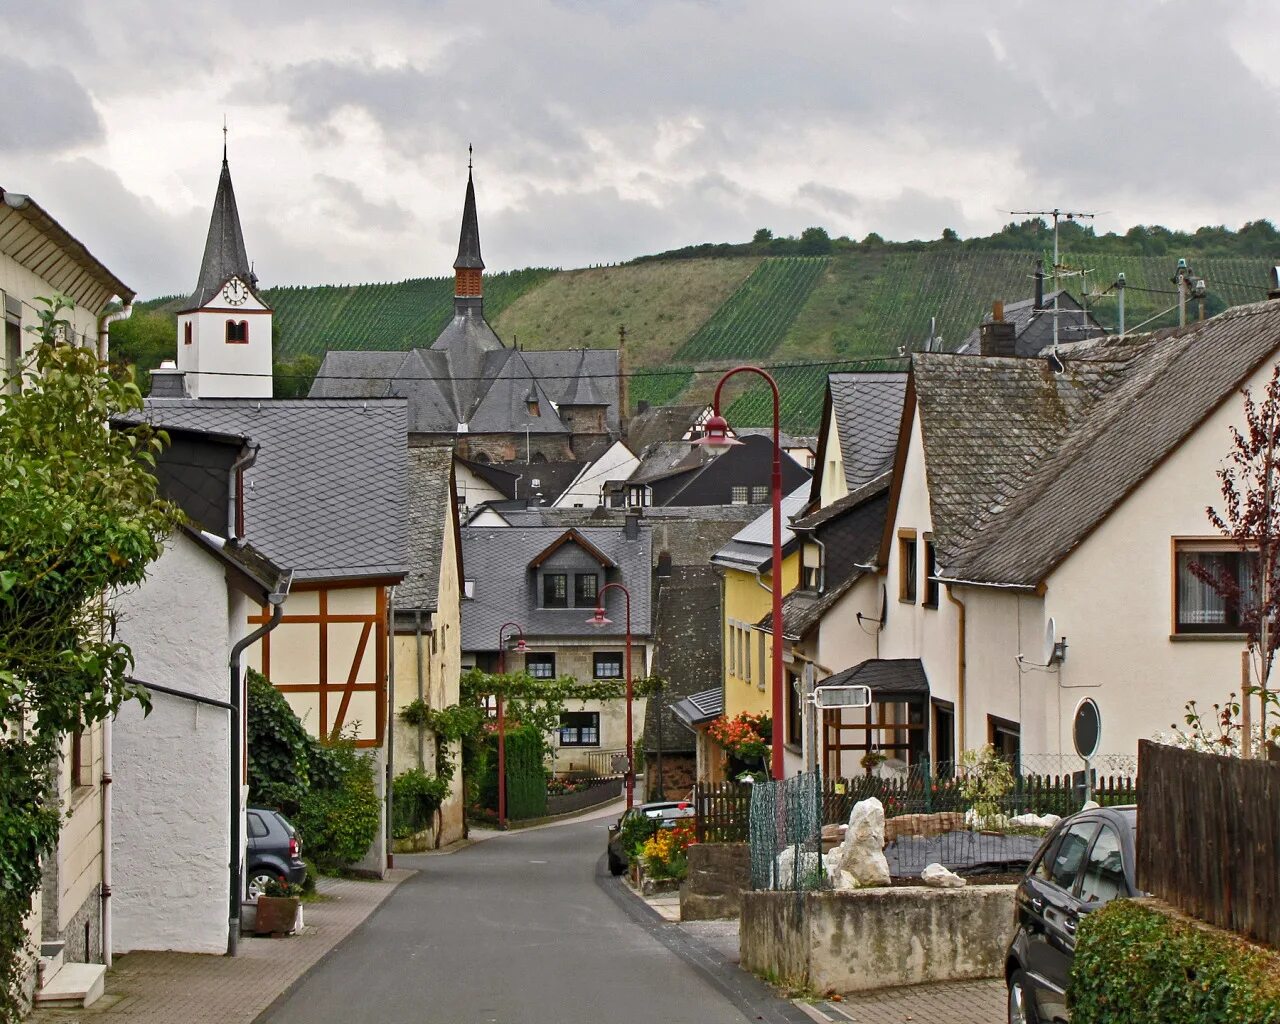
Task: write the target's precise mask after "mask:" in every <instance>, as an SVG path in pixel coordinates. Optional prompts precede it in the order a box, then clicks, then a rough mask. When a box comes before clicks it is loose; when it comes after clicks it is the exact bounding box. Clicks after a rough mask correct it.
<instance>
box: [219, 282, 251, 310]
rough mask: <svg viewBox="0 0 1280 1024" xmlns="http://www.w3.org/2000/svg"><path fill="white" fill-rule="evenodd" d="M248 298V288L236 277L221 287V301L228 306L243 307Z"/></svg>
mask: <svg viewBox="0 0 1280 1024" xmlns="http://www.w3.org/2000/svg"><path fill="white" fill-rule="evenodd" d="M248 298H249V288H248V286H246V285H245V283H244V282H243V281H241V280H240V278H238V277H233V278H232V279H231V280H230V281H228V282H227V283H226V285H224V286H223V289H222V299H223V301H224V302H226V303H227V305H229V306H243V305H244V303H245V301H246V300H247V299H248Z"/></svg>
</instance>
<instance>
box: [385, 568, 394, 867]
mask: <svg viewBox="0 0 1280 1024" xmlns="http://www.w3.org/2000/svg"><path fill="white" fill-rule="evenodd" d="M387 639H388V641H389V642H388V645H387V646H388V650H387V770H386V786H387V790H386V794H385V796H386V802H387V835H386V840H385V842H386V844H387V867H388V868H393V867H395V858H394V856H393V854H392V852H391V834H392V829H393V822H392V820H391V819H392V814H393V811H394V809H395V808H394V807H393V805H392V801H391V796H392V794H391V783H392V781H393V779H394V776H395V761H396V588H395V587H394V586H391V587H388V588H387Z"/></svg>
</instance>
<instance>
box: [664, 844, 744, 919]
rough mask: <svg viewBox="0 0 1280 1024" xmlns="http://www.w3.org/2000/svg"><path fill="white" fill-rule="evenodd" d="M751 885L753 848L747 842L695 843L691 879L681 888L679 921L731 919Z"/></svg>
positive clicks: (689, 877)
mask: <svg viewBox="0 0 1280 1024" xmlns="http://www.w3.org/2000/svg"><path fill="white" fill-rule="evenodd" d="M750 885H751V847H750V846H748V845H747V844H746V843H695V844H694V845H693V846H690V847H689V876H688V877H687V878H686V879H685V881H684V884H683V885H681V886H680V920H682V921H710V920H716V919H724V920H731V919H732V918H735V917H737V916H738V915H739V913H740V911H741V909H742V890H743V889H746V888H748V887H749V886H750Z"/></svg>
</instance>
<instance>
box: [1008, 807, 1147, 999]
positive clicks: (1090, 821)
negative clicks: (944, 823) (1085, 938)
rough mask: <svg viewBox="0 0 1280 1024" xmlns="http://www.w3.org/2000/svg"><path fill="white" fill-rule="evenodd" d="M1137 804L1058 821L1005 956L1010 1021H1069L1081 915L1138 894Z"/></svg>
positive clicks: (1025, 885)
mask: <svg viewBox="0 0 1280 1024" xmlns="http://www.w3.org/2000/svg"><path fill="white" fill-rule="evenodd" d="M1137 821H1138V809H1137V808H1136V807H1134V806H1125V807H1097V808H1093V809H1090V810H1087V811H1081V812H1080V813H1079V814H1073V815H1072V816H1071V817H1069V818H1064V819H1063V820H1062V821H1060V822H1058V824H1057V825H1056V826H1054V829H1053V831H1052V832H1050V833H1049V836H1048V838H1047V839H1046V840H1045V842H1044V845H1043V846H1041V847H1040V852H1039V853H1037V854H1036V857H1035V859H1034V860H1033V861H1032V862H1031V866H1030V867H1028V868H1027V873H1026V875H1025V877H1024V878H1023V879H1022V882H1021V883H1020V884H1019V886H1018V892H1017V905H1016V908H1015V910H1014V917H1015V924H1016V926H1017V931H1016V932H1015V933H1014V936H1013V941H1011V942H1010V943H1009V952H1008V954H1007V956H1006V958H1005V969H1004V974H1005V982H1006V984H1007V985H1008V988H1009V1024H1058V1022H1067V1021H1069V1020H1070V1017H1069V1016H1068V1013H1067V982H1068V980H1069V978H1070V976H1071V962H1072V960H1073V958H1074V957H1075V949H1076V929H1077V928H1078V927H1079V924H1080V918H1081V917H1083V916H1084V915H1085V914H1089V913H1092V912H1093V911H1095V910H1097V909H1098V908H1099V907H1101V906H1104V905H1105V904H1106V903H1108V902H1109V901H1110V900H1113V899H1116V898H1119V897H1127V896H1137V895H1140V893H1139V891H1138V887H1137V886H1136V885H1135V884H1134V881H1133V877H1134V876H1133V870H1134V830H1135V827H1136V825H1137Z"/></svg>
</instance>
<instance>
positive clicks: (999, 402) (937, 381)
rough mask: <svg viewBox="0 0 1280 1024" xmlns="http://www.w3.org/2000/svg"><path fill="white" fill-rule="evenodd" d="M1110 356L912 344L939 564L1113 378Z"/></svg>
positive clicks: (1118, 361)
mask: <svg viewBox="0 0 1280 1024" xmlns="http://www.w3.org/2000/svg"><path fill="white" fill-rule="evenodd" d="M1133 353H1134V350H1133V349H1131V348H1130V349H1119V348H1117V349H1116V352H1115V358H1114V359H1094V360H1085V359H1076V360H1066V370H1065V372H1063V373H1061V374H1055V373H1054V372H1053V369H1052V368H1051V367H1050V365H1049V362H1048V361H1047V360H1044V359H1021V358H996V357H989V356H957V355H944V354H941V353H932V354H930V353H917V354H916V355H915V356H914V357H913V367H914V373H915V389H916V398H917V402H918V410H919V415H920V429H921V433H922V436H923V440H924V454H925V460H924V461H925V472H926V475H927V478H928V485H929V507H930V512H931V515H932V519H933V534H934V543H935V545H936V546H937V552H938V563H939V567H940V568H942V569H944V570H945V571H947V572H950V571H951V567H952V565H953V564H954V562H955V558H956V554H957V552H958V551H959V550H960V549H961V548H962V547H963V546H964V545H965V544H966V543H967V542H968V541H969V540H970V539H971V538H973V537H975V536H976V535H978V534H979V533H980V532H981V531H982V530H984V529H986V528H987V526H988V524H989V521H990V520H991V518H992V517H993V516H997V515H999V514H1000V513H1001V512H1002V511H1003V510H1004V509H1005V508H1007V507H1008V504H1009V502H1010V501H1011V500H1012V498H1013V496H1014V495H1015V494H1016V493H1017V491H1018V490H1019V489H1020V488H1022V487H1023V486H1024V485H1025V483H1026V480H1027V478H1028V476H1029V475H1030V474H1032V473H1034V472H1035V470H1036V467H1037V466H1038V465H1040V464H1041V463H1042V462H1043V460H1044V459H1045V457H1046V456H1047V455H1049V454H1050V453H1051V452H1053V451H1054V450H1056V449H1057V448H1058V446H1059V445H1061V443H1062V441H1063V439H1064V438H1065V437H1066V436H1067V434H1068V433H1069V432H1070V431H1071V430H1072V428H1074V427H1075V426H1076V425H1077V424H1079V423H1081V422H1082V421H1084V419H1085V418H1086V417H1087V416H1088V415H1089V412H1090V410H1092V409H1093V407H1094V405H1095V404H1096V403H1097V402H1098V400H1099V399H1100V398H1101V397H1102V396H1103V395H1104V394H1105V393H1106V392H1107V391H1108V390H1110V389H1111V388H1113V387H1115V385H1116V384H1117V382H1118V375H1117V374H1116V370H1117V369H1118V367H1120V366H1121V365H1123V361H1124V360H1126V359H1127V358H1129V357H1131V356H1132V355H1133Z"/></svg>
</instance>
